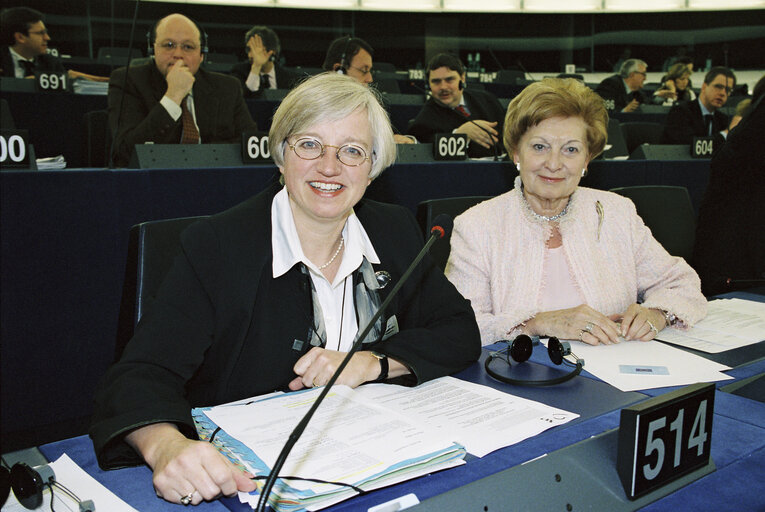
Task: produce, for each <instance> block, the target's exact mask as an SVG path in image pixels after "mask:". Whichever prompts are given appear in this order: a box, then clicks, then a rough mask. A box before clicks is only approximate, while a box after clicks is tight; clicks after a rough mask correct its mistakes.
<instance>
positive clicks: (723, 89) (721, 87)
mask: <svg viewBox="0 0 765 512" xmlns="http://www.w3.org/2000/svg"><path fill="white" fill-rule="evenodd" d="M712 87H714V88H715V89H717V90H718V91H719V92H725V94H730V92H731V91H732V90H733V89H731V88H730V87H725V86H724V85H723V84H712Z"/></svg>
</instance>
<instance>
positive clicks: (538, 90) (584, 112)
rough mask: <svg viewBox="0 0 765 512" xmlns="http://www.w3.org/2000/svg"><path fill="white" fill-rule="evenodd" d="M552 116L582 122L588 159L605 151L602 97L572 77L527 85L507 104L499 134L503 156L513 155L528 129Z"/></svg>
mask: <svg viewBox="0 0 765 512" xmlns="http://www.w3.org/2000/svg"><path fill="white" fill-rule="evenodd" d="M552 117H563V118H568V117H579V118H581V119H582V120H583V121H584V122H585V124H586V125H587V151H588V153H589V159H590V160H592V159H593V158H595V157H596V156H598V155H599V154H600V153H601V152H602V151H603V149H604V148H605V146H606V138H607V137H608V130H607V127H608V112H607V111H606V107H605V104H604V103H603V98H601V97H600V96H598V95H597V94H596V93H595V92H594V91H593V90H592V89H590V88H589V87H587V86H586V85H584V84H583V83H581V82H580V81H578V80H575V79H573V78H545V79H543V80H542V81H541V82H534V83H533V84H530V85H528V86H527V87H526V88H525V89H523V91H521V93H520V94H519V95H518V96H516V97H515V98H514V99H513V101H511V102H510V105H508V107H507V115H506V116H505V128H504V131H505V133H504V134H503V136H504V143H505V148H506V149H507V153H508V154H509V155H512V154H513V153H515V151H516V150H517V149H518V145H519V144H520V142H521V137H523V134H525V133H526V131H527V130H528V129H529V128H531V127H533V126H536V125H538V124H539V123H541V122H542V121H544V120H545V119H550V118H552Z"/></svg>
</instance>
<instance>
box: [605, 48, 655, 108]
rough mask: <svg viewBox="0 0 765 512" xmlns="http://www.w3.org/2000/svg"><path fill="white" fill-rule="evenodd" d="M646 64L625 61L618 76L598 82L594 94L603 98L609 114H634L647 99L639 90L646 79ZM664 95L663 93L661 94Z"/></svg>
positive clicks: (635, 60) (636, 60)
mask: <svg viewBox="0 0 765 512" xmlns="http://www.w3.org/2000/svg"><path fill="white" fill-rule="evenodd" d="M647 70H648V64H646V63H645V62H644V61H642V60H640V59H627V60H625V61H624V64H622V67H621V69H620V70H619V74H617V75H613V76H610V77H608V78H606V79H605V80H603V81H602V82H600V84H598V86H597V87H596V88H595V92H596V93H598V94H599V95H600V97H601V98H603V101H605V103H606V109H607V110H608V111H609V112H634V111H635V110H637V109H638V107H640V104H641V103H645V102H646V100H647V98H646V97H645V95H644V94H643V92H642V91H641V90H640V89H642V88H643V83H644V82H645V78H646V71H647ZM663 94H664V93H663Z"/></svg>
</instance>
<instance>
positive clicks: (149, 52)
mask: <svg viewBox="0 0 765 512" xmlns="http://www.w3.org/2000/svg"><path fill="white" fill-rule="evenodd" d="M146 55H147V56H149V57H153V56H154V45H153V44H151V30H150V31H148V32H146Z"/></svg>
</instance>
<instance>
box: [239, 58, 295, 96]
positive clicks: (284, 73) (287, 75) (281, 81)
mask: <svg viewBox="0 0 765 512" xmlns="http://www.w3.org/2000/svg"><path fill="white" fill-rule="evenodd" d="M229 73H230V74H231V75H233V76H235V77H237V78H238V79H239V83H240V84H241V85H242V92H243V93H244V97H245V98H259V97H261V96H263V91H264V90H265V89H263V88H262V87H261V88H260V89H258V90H257V91H251V90H249V89H248V88H247V85H246V82H247V77H248V76H250V61H244V62H240V63H239V64H237V65H235V66H234V67H233V68H231V71H230V72H229ZM274 73H275V74H276V86H277V87H278V88H279V89H292V87H293V86H294V85H295V84H296V83H297V82H298V81H300V79H301V78H303V75H302V74H300V73H298V72H297V71H293V70H291V69H289V68H283V67H281V66H280V65H278V64H274ZM261 86H262V84H261Z"/></svg>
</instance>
